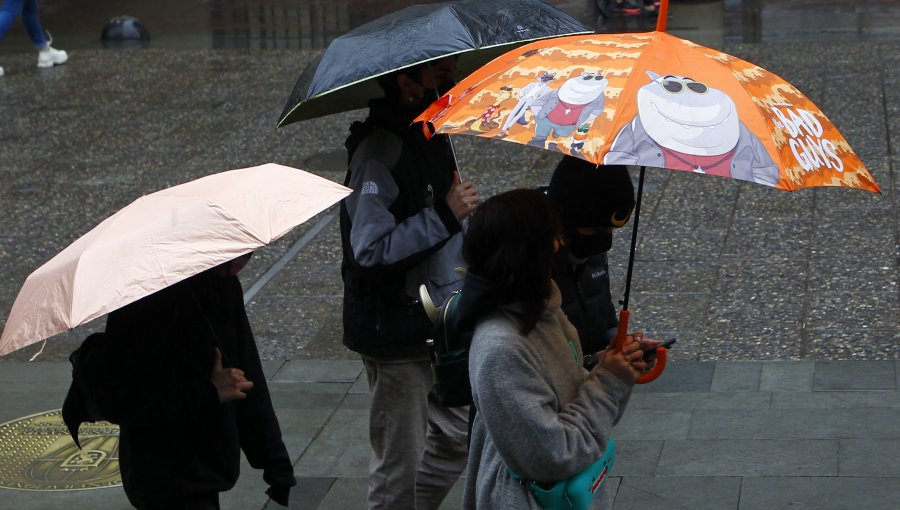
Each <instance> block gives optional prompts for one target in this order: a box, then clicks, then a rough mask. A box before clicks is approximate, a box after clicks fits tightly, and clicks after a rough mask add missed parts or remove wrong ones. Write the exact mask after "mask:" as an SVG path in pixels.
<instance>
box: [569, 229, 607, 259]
mask: <svg viewBox="0 0 900 510" xmlns="http://www.w3.org/2000/svg"><path fill="white" fill-rule="evenodd" d="M566 237H567V238H568V240H569V242H568V244H567V246H568V248H569V252H570V253H571V254H572V255H574V256H575V258H579V259H586V258H588V257H592V256H594V255H599V254H601V253H606V252H608V251H609V249H610V248H612V234H602V233H601V234H594V235H591V236H584V235H581V234H577V233H572V234H571V235H568V236H566Z"/></svg>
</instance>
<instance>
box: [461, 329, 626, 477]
mask: <svg viewBox="0 0 900 510" xmlns="http://www.w3.org/2000/svg"><path fill="white" fill-rule="evenodd" d="M507 324H508V323H507ZM498 326H499V325H498V322H494V323H493V324H490V325H486V327H484V329H481V331H479V332H478V333H479V334H478V336H477V338H476V339H475V340H474V341H473V344H472V352H471V354H470V358H469V359H470V370H471V373H470V378H471V380H472V386H473V392H474V394H475V397H476V402H475V403H476V407H477V409H478V414H479V415H480V416H481V420H483V422H484V424H485V426H486V428H487V430H488V431H489V434H490V436H491V438H492V440H493V441H494V444H495V446H496V449H497V452H498V453H499V454H500V456H501V457H502V458H503V461H504V462H505V463H506V465H507V466H508V467H509V468H510V469H512V470H513V471H514V472H516V473H518V474H519V475H521V476H523V477H525V478H526V479H531V480H540V481H555V480H561V479H564V478H568V477H570V476H572V475H574V474H575V473H578V472H579V471H581V470H582V469H584V468H585V467H586V466H587V465H589V464H590V463H592V462H594V461H596V460H597V459H598V458H599V455H598V453H597V452H598V451H599V452H602V451H604V450H605V449H606V444H607V442H608V440H609V437H610V435H611V431H612V427H613V424H614V423H615V422H616V421H617V419H618V417H619V415H620V412H621V411H622V410H623V409H624V405H625V403H626V402H627V398H628V395H629V394H630V388H629V387H628V386H627V385H626V384H625V383H623V382H622V381H621V380H619V379H618V378H617V377H616V376H614V375H613V374H612V373H610V372H608V371H607V370H605V369H603V368H600V367H597V368H595V369H594V371H593V372H591V373H590V375H589V376H587V378H586V379H585V380H584V381H583V382H582V383H580V387H579V388H578V389H577V391H576V393H575V397H574V398H573V399H571V400H569V401H568V402H560V401H559V396H558V389H557V388H554V387H553V382H552V380H553V379H554V376H553V375H551V374H552V373H554V372H555V373H556V374H560V373H562V371H566V373H568V374H569V375H570V376H571V375H572V370H573V366H572V364H573V363H574V362H573V361H572V359H571V358H572V356H571V353H569V352H562V353H561V355H562V357H561V358H558V359H559V360H560V363H558V364H555V363H554V361H553V356H552V355H547V353H544V354H539V353H538V352H536V351H535V350H534V349H529V344H531V343H532V342H531V340H532V339H531V338H524V337H522V336H521V335H519V334H518V332H517V331H516V330H515V329H514V328H511V327H509V328H506V327H498ZM512 336H518V338H511V337H512ZM576 338H577V336H576ZM563 359H567V360H568V363H567V364H566V366H563V364H562V360H563ZM582 373H583V374H585V375H587V374H586V373H585V372H583V371H580V370H579V374H575V375H574V377H580V376H581V375H580V374H582Z"/></svg>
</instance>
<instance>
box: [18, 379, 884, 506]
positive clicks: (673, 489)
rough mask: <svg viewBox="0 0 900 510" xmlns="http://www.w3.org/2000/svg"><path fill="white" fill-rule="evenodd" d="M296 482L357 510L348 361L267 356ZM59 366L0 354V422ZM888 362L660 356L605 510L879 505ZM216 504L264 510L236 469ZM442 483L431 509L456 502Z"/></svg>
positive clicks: (364, 407)
mask: <svg viewBox="0 0 900 510" xmlns="http://www.w3.org/2000/svg"><path fill="white" fill-rule="evenodd" d="M265 368H266V371H267V373H268V374H271V375H270V380H271V383H270V388H271V393H272V396H273V399H274V401H275V405H276V410H277V412H278V416H279V419H280V420H281V425H282V429H283V431H284V434H285V440H286V443H287V446H288V450H289V451H290V453H291V455H292V456H293V457H294V459H296V463H295V470H296V474H297V479H298V485H297V487H296V488H295V490H294V491H293V492H292V497H291V499H292V503H291V508H292V509H303V510H314V509H318V510H348V509H359V508H365V492H366V489H365V475H366V471H367V465H368V451H369V450H368V440H367V420H368V418H367V416H368V405H369V400H368V394H367V389H366V383H365V378H364V377H361V375H362V373H363V369H362V364H361V363H360V362H357V361H289V362H285V363H277V362H268V363H267V364H266V367H265ZM68 379H69V369H68V366H67V364H66V363H61V362H45V363H36V364H30V365H29V364H26V363H23V362H19V361H3V362H0V400H2V401H3V402H4V406H3V408H2V409H0V421H3V422H5V421H7V420H12V419H16V418H19V417H22V416H27V415H30V414H34V413H38V412H42V411H47V410H50V409H55V408H58V407H59V406H60V405H61V402H62V400H63V397H64V396H65V390H66V388H67V384H68ZM898 390H900V361H815V362H814V361H765V362H757V361H736V362H722V361H720V362H673V363H670V365H669V367H668V368H667V370H666V372H665V373H664V374H663V376H662V377H661V378H660V379H658V380H657V381H656V382H654V383H651V384H649V385H646V386H640V387H638V388H637V389H636V390H635V392H634V395H633V397H632V401H631V403H630V405H629V408H628V411H627V413H626V415H625V418H624V419H623V420H622V422H620V423H619V425H618V426H617V428H616V439H617V443H618V444H619V450H618V456H617V463H616V467H615V469H614V471H613V475H614V476H613V477H611V478H610V480H609V482H608V483H613V484H615V485H616V486H617V491H618V492H617V496H616V503H615V510H631V509H640V510H657V509H658V510H681V509H694V510H707V509H708V510H730V509H735V510H772V509H787V508H789V509H791V510H891V509H896V508H898V503H900V463H897V462H896V459H897V458H898V457H900V425H898V424H900V391H898ZM242 473H243V474H242V478H241V480H240V482H239V483H238V486H237V487H236V488H235V489H234V490H232V491H231V492H228V493H226V494H224V495H223V497H222V508H223V510H247V509H253V510H255V509H263V508H267V509H272V508H279V507H278V506H277V505H274V504H271V503H270V504H268V506H267V505H266V498H265V496H264V495H263V491H264V489H265V485H264V483H263V481H262V477H261V473H260V472H257V471H254V470H252V469H251V468H249V466H245V467H244V469H243V471H242ZM459 489H460V487H458V486H457V487H456V488H455V489H454V491H453V492H452V493H451V495H450V498H449V499H448V500H447V502H446V503H445V504H444V506H443V507H442V508H457V507H458V502H459V499H460V496H461V493H460V490H459ZM0 508H3V509H17V510H51V509H57V508H71V509H81V508H85V509H86V508H104V509H109V510H119V509H127V508H130V507H129V505H128V504H127V501H126V500H125V496H124V493H123V492H122V490H121V489H120V488H110V489H102V490H89V491H76V492H56V493H49V492H43V493H36V492H25V491H13V490H4V489H0Z"/></svg>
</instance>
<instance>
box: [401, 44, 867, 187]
mask: <svg viewBox="0 0 900 510" xmlns="http://www.w3.org/2000/svg"><path fill="white" fill-rule="evenodd" d="M416 120H422V121H426V122H428V123H429V124H430V126H432V127H433V129H434V130H436V132H438V133H448V134H470V135H476V136H482V137H487V138H495V139H500V140H505V141H510V142H515V143H521V144H527V145H532V146H536V147H542V148H545V149H549V150H554V151H559V152H562V153H565V154H571V155H573V156H577V157H579V158H582V159H585V160H587V161H591V162H593V163H597V164H625V165H641V166H649V167H657V168H669V169H673V170H683V171H688V172H695V173H708V174H714V175H720V176H725V177H732V178H736V179H742V180H748V181H752V182H756V183H759V184H765V185H769V186H773V187H776V188H780V189H784V190H789V191H795V190H797V189H800V188H804V187H809V186H847V187H854V188H861V189H865V190H869V191H874V192H878V191H879V189H878V185H877V184H876V183H875V181H874V179H873V178H872V175H871V174H870V173H869V171H868V170H867V169H866V168H865V166H864V165H863V164H862V162H860V160H859V158H858V157H857V156H856V154H855V153H854V152H853V150H852V149H851V148H850V146H849V144H848V143H847V141H846V140H845V139H844V137H843V136H842V135H841V134H840V132H838V130H837V128H836V127H835V126H834V125H833V124H832V123H831V122H830V121H829V120H828V118H827V117H826V116H825V114H823V113H822V111H821V110H820V109H819V108H818V107H817V106H816V105H815V104H813V102H812V101H810V100H809V99H808V98H807V97H806V96H804V95H803V94H802V93H801V92H800V91H799V90H797V89H796V88H795V87H794V86H792V85H791V84H790V83H788V82H786V81H785V80H784V79H782V78H781V77H779V76H777V75H776V74H774V73H772V72H770V71H767V70H765V69H763V68H761V67H759V66H757V65H754V64H751V63H749V62H746V61H744V60H741V59H739V58H736V57H734V56H731V55H728V54H726V53H722V52H721V51H718V50H714V49H710V48H706V47H704V46H700V45H698V44H695V43H693V42H691V41H687V40H684V39H680V38H678V37H675V36H672V35H669V34H666V33H665V32H660V31H656V32H650V33H630V34H597V35H579V36H571V37H560V38H555V39H548V40H542V41H537V42H534V43H531V44H528V45H525V46H521V47H519V48H517V49H515V50H513V51H510V52H508V53H506V54H504V55H502V56H500V57H498V58H496V59H495V60H493V61H491V62H490V63H488V64H486V65H485V66H483V67H482V68H480V69H478V70H477V71H475V72H474V73H472V74H471V75H469V76H468V77H467V78H465V79H464V80H462V81H461V82H460V83H459V84H458V85H457V86H456V87H454V88H453V89H452V90H451V91H449V92H448V93H447V94H446V95H445V96H444V97H442V98H441V99H440V100H439V101H438V102H436V103H435V104H433V105H432V106H431V107H430V108H429V109H428V110H427V111H426V112H424V113H423V114H422V115H421V116H419V118H418V119H416Z"/></svg>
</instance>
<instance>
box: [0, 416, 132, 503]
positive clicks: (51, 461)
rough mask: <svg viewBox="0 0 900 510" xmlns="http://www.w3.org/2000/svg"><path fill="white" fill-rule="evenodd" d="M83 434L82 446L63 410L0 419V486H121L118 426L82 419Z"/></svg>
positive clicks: (63, 488)
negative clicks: (75, 437)
mask: <svg viewBox="0 0 900 510" xmlns="http://www.w3.org/2000/svg"><path fill="white" fill-rule="evenodd" d="M80 437H81V444H82V446H83V448H82V449H81V450H79V449H78V447H77V446H75V443H74V442H72V437H71V436H70V435H69V431H68V429H66V425H65V423H63V421H62V415H61V411H60V410H59V409H57V410H54V411H46V412H43V413H38V414H33V415H31V416H26V417H24V418H19V419H17V420H13V421H9V422H6V423H3V424H0V487H3V488H7V489H18V490H27V491H73V490H86V489H103V488H107V487H118V486H120V485H122V478H121V476H120V475H119V427H118V426H116V425H112V424H110V423H106V422H98V423H84V424H82V425H81V434H80Z"/></svg>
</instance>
